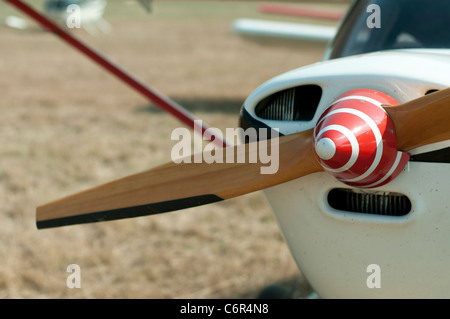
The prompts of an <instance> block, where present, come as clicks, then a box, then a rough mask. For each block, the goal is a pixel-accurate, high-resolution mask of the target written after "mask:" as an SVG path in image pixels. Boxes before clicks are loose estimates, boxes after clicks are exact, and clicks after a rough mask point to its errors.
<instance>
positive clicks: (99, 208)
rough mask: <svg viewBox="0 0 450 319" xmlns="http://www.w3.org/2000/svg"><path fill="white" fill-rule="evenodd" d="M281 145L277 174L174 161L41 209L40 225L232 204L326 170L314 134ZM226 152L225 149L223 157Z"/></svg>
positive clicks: (249, 147) (255, 166) (232, 164)
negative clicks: (222, 202)
mask: <svg viewBox="0 0 450 319" xmlns="http://www.w3.org/2000/svg"><path fill="white" fill-rule="evenodd" d="M273 141H274V140H268V141H263V142H254V143H250V144H244V145H238V146H234V147H233V148H234V150H233V153H234V154H235V156H234V157H235V159H236V157H237V154H238V153H242V152H244V153H245V159H249V158H252V157H251V156H252V154H251V153H252V152H258V151H259V149H260V148H261V147H267V148H270V145H271V143H273ZM277 142H278V143H279V144H278V147H279V148H278V149H279V158H278V161H279V163H278V164H279V165H278V171H277V172H276V174H261V172H260V169H261V166H263V164H261V163H259V162H257V163H248V162H247V161H246V162H245V163H237V160H235V159H234V160H230V159H229V158H228V160H227V161H225V160H224V163H213V164H208V163H205V162H202V163H193V160H191V161H190V162H191V163H180V164H175V163H173V162H170V163H168V164H165V165H162V166H159V167H156V168H153V169H150V170H148V171H146V172H143V173H139V174H135V175H132V176H128V177H125V178H123V179H119V180H116V181H113V182H110V183H107V184H104V185H102V186H98V187H96V188H92V189H89V190H87V191H84V192H81V193H78V194H75V195H71V196H69V197H66V198H63V199H60V200H57V201H54V202H51V203H48V204H46V205H43V206H40V207H38V208H37V215H36V216H37V226H38V228H48V227H57V226H65V225H71V224H81V223H89V222H98V221H104V220H113V219H121V218H130V217H137V216H144V215H151V214H158V213H163V212H168V211H174V210H179V209H183V208H188V207H193V206H199V205H203V204H208V203H212V202H216V201H220V200H223V199H229V198H232V197H236V196H239V195H243V194H247V193H250V192H254V191H257V190H260V189H264V188H267V187H271V186H274V185H277V184H280V183H283V182H286V181H289V180H291V179H293V178H295V176H303V175H307V174H311V173H314V172H317V171H321V170H322V167H321V166H320V165H319V164H318V163H317V161H315V160H314V152H313V146H312V130H309V131H306V132H301V133H297V134H293V135H288V136H283V137H280V138H279V140H278V141H277ZM255 143H257V144H255ZM256 145H257V147H253V146H256ZM226 151H227V149H224V150H223V152H224V155H225V154H226V153H227V152H226ZM193 156H194V155H193Z"/></svg>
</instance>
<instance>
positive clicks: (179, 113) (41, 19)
mask: <svg viewBox="0 0 450 319" xmlns="http://www.w3.org/2000/svg"><path fill="white" fill-rule="evenodd" d="M4 1H6V2H8V3H10V4H11V5H13V6H14V7H16V8H17V9H18V10H20V11H21V12H23V13H24V14H26V15H27V16H29V17H30V18H32V19H33V20H35V21H36V22H38V23H39V24H40V25H41V26H43V27H44V28H45V29H47V30H49V31H51V32H53V33H55V34H56V35H58V36H59V37H60V38H61V39H62V40H64V41H65V42H66V43H68V44H69V45H71V46H72V47H74V48H76V49H77V50H79V51H80V52H81V53H83V54H84V55H86V56H87V57H89V58H90V59H92V60H93V61H94V62H96V63H97V64H99V65H101V66H102V67H103V68H105V69H106V70H108V71H109V72H111V73H112V74H113V75H115V76H116V77H118V78H119V79H120V80H122V81H124V82H125V83H127V84H128V85H130V86H131V87H132V88H134V89H135V90H137V91H138V92H139V93H141V94H143V95H144V96H145V97H147V98H148V99H149V100H150V101H152V102H153V103H155V104H156V105H157V106H158V107H159V108H161V109H163V110H165V111H167V112H169V113H170V114H172V115H173V116H175V117H176V118H178V119H179V120H180V121H181V122H183V123H184V124H186V125H187V126H189V127H191V128H192V129H196V128H197V127H198V126H199V125H198V124H197V125H196V124H195V123H194V121H195V120H199V119H198V118H196V117H195V116H194V115H193V114H191V113H190V112H189V111H187V110H186V109H185V108H183V107H182V106H180V105H179V104H177V103H176V102H175V101H173V100H171V99H170V98H168V97H166V96H164V95H162V94H160V93H158V92H156V91H155V90H154V89H153V88H150V87H149V86H147V85H145V84H144V83H142V82H141V81H139V80H138V79H136V78H135V77H133V76H132V75H130V74H129V73H128V72H126V71H125V70H123V69H122V68H120V67H119V66H116V65H115V64H114V63H112V62H111V61H108V59H106V58H105V57H103V56H102V55H100V54H99V53H98V52H95V51H94V50H93V49H91V48H89V47H88V46H87V45H86V44H84V43H82V42H81V41H79V40H77V39H75V38H74V37H73V36H72V35H70V34H69V33H68V32H66V31H65V30H63V29H62V28H60V27H59V26H58V25H57V24H55V23H53V22H52V21H50V20H49V19H48V18H46V17H45V16H44V15H42V14H40V13H39V12H38V11H36V10H34V9H33V8H32V7H31V6H29V5H27V4H25V3H23V2H22V1H20V0H4ZM201 123H202V125H201V126H200V128H201V132H197V133H201V134H202V135H203V136H204V137H205V138H209V139H211V140H213V141H214V143H215V144H216V145H218V146H220V147H226V146H228V144H227V142H226V141H225V140H223V139H222V138H221V137H220V136H217V135H213V134H210V131H211V130H208V132H205V131H206V130H207V129H208V126H207V125H205V124H204V123H203V122H201Z"/></svg>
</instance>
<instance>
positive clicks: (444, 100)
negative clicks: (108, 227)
mask: <svg viewBox="0 0 450 319" xmlns="http://www.w3.org/2000/svg"><path fill="white" fill-rule="evenodd" d="M384 108H385V110H386V111H387V112H388V114H389V115H390V117H391V119H392V120H393V123H394V126H395V130H396V134H397V142H398V148H399V150H401V151H409V150H411V149H414V148H416V147H419V146H422V145H426V144H430V143H435V142H439V141H444V140H448V139H450V125H449V120H450V88H449V89H445V90H442V91H438V92H435V93H432V94H429V95H426V96H423V97H420V98H418V99H416V100H413V101H410V102H407V103H404V104H401V105H397V106H384ZM312 141H313V130H308V131H305V132H300V133H296V134H292V135H288V136H282V137H280V138H279V139H277V140H269V141H264V142H255V143H256V144H255V143H250V144H245V145H238V146H233V147H232V148H233V154H234V156H235V158H234V160H230V158H228V160H227V161H225V160H224V163H214V164H208V163H205V162H202V163H193V160H192V161H191V163H180V164H175V163H173V162H170V163H168V164H165V165H162V166H159V167H156V168H153V169H150V170H148V171H145V172H143V173H139V174H135V175H131V176H128V177H125V178H122V179H119V180H116V181H113V182H110V183H107V184H104V185H101V186H98V187H95V188H92V189H89V190H86V191H83V192H80V193H77V194H74V195H71V196H68V197H65V198H62V199H59V200H57V201H54V202H50V203H48V204H45V205H42V206H39V207H38V208H37V211H36V220H37V227H38V228H49V227H59V226H66V225H73V224H83V223H91V222H100V221H106V220H115V219H122V218H131V217H137V216H144V215H152V214H158V213H164V212H170V211H175V210H179V209H184V208H188V207H194V206H199V205H203V204H208V203H213V202H217V201H220V200H224V199H229V198H233V197H236V196H240V195H244V194H247V193H251V192H254V191H257V190H261V189H265V188H268V187H271V186H275V185H278V184H281V183H284V182H287V181H290V180H293V179H295V178H299V177H302V176H305V175H308V174H312V173H315V172H319V171H322V170H323V168H322V166H321V165H320V164H319V163H318V161H317V160H316V158H315V154H314V149H313V148H314V146H313V142H312ZM266 142H267V143H266ZM275 142H278V143H279V144H278V147H279V148H278V149H279V158H278V159H279V162H278V163H279V165H278V171H277V172H276V174H261V171H260V169H261V167H262V166H264V165H263V164H261V163H248V162H246V163H237V160H235V159H236V156H237V154H245V158H246V159H248V158H251V156H252V155H255V154H252V153H254V152H256V151H258V150H259V149H260V148H261V147H267V148H269V147H271V143H275ZM255 146H257V147H255ZM223 153H224V154H227V149H224V152H223ZM266 154H267V153H266ZM193 156H194V155H193ZM224 156H225V155H224Z"/></svg>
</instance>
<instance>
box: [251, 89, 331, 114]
mask: <svg viewBox="0 0 450 319" xmlns="http://www.w3.org/2000/svg"><path fill="white" fill-rule="evenodd" d="M321 97H322V88H321V87H320V86H318V85H313V84H308V85H302V86H298V87H295V88H291V89H287V90H283V91H280V92H277V93H275V94H272V95H270V96H268V97H266V98H265V99H263V100H262V101H261V102H259V103H258V105H257V106H256V108H255V113H256V115H257V116H258V117H259V118H261V119H265V120H277V121H310V120H312V119H313V117H314V114H315V113H316V110H317V106H318V105H319V102H320V98H321Z"/></svg>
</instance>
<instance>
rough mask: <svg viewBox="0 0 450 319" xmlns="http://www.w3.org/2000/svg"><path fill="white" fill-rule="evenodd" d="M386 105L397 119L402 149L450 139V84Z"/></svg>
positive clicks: (386, 108) (394, 119) (400, 147)
mask: <svg viewBox="0 0 450 319" xmlns="http://www.w3.org/2000/svg"><path fill="white" fill-rule="evenodd" d="M383 107H384V109H385V110H386V112H387V113H388V114H389V116H390V117H391V119H392V121H393V122H394V126H395V133H396V135H397V146H398V149H399V150H401V151H410V150H412V149H414V148H416V147H419V146H423V145H427V144H432V143H436V142H441V141H445V140H448V139H450V88H447V89H445V90H440V91H437V92H434V93H430V94H427V95H425V96H422V97H420V98H417V99H414V100H412V101H409V102H406V103H403V104H400V105H397V106H383Z"/></svg>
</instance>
